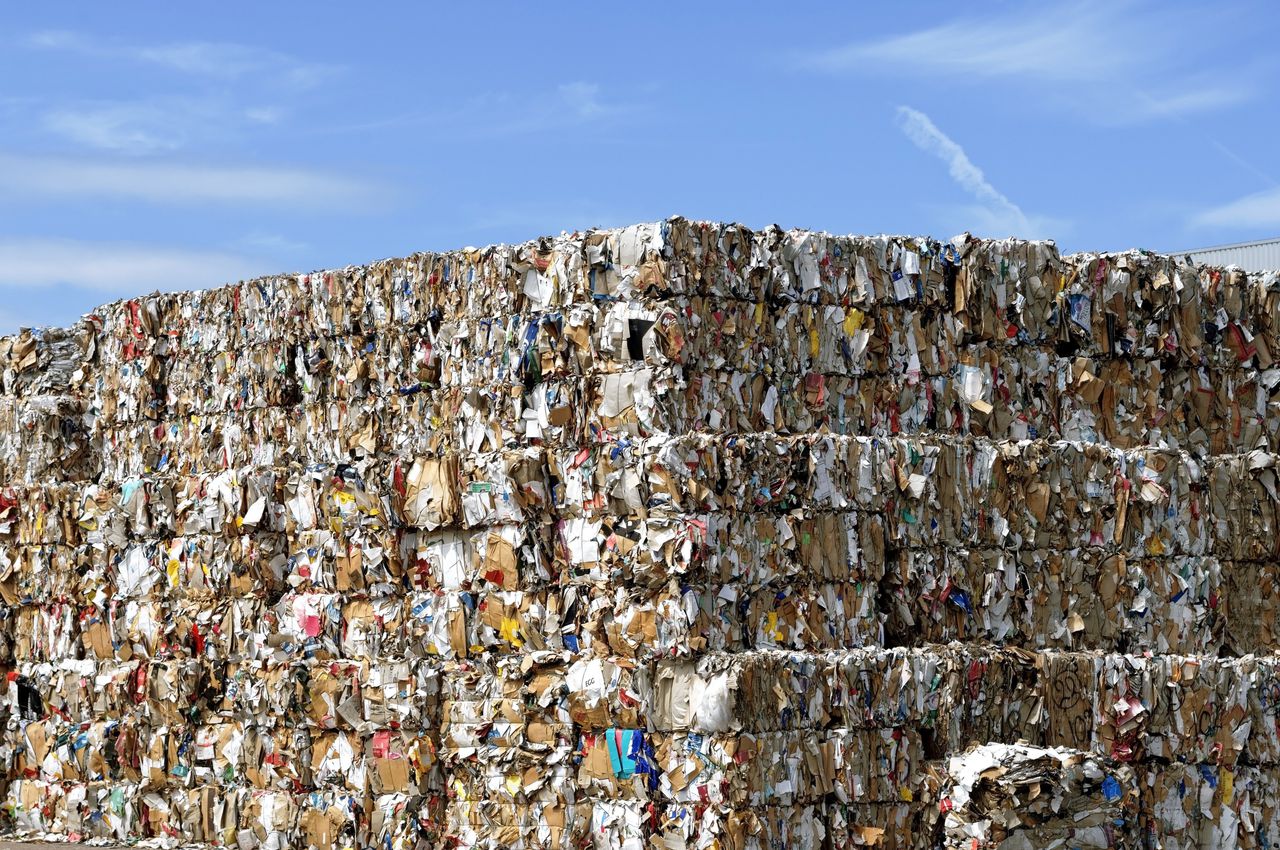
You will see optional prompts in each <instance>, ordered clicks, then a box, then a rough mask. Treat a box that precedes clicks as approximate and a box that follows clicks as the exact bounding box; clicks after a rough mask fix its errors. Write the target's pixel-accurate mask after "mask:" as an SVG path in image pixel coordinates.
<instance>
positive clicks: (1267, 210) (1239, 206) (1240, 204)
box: [1192, 187, 1280, 229]
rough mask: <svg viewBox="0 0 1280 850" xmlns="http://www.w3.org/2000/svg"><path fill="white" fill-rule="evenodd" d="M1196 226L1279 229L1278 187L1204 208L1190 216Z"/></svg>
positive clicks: (1279, 190) (1279, 194)
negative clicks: (1210, 207)
mask: <svg viewBox="0 0 1280 850" xmlns="http://www.w3.org/2000/svg"><path fill="white" fill-rule="evenodd" d="M1192 224H1193V225H1195V226H1198V227H1224V228H1225V227H1239V228H1251V229H1264V228H1272V229H1280V187H1275V188H1272V189H1267V190H1266V191H1263V192H1257V193H1255V194H1252V195H1246V196H1245V197H1243V198H1239V199H1237V200H1234V201H1231V202H1230V203H1227V204H1223V205H1222V206H1219V207H1213V208H1212V209H1208V210H1204V211H1203V212H1201V213H1199V214H1197V215H1196V216H1194V217H1193V218H1192Z"/></svg>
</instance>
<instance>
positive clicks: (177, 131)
mask: <svg viewBox="0 0 1280 850" xmlns="http://www.w3.org/2000/svg"><path fill="white" fill-rule="evenodd" d="M43 124H44V126H45V128H46V129H48V130H49V131H50V132H53V133H56V134H57V135H60V136H63V137H65V138H67V139H70V140H71V141H73V142H76V143H77V144H81V145H85V146H86V147H92V148H99V149H101V150H109V151H117V152H120V153H128V154H149V153H157V152H160V151H169V150H175V149H176V148H178V147H180V146H181V145H182V144H183V142H184V141H185V139H186V133H185V132H184V131H183V130H182V122H179V121H175V120H173V116H172V115H171V114H168V113H167V112H166V111H165V110H164V109H161V108H159V107H157V106H155V105H153V104H144V103H100V104H85V105H76V106H65V107H61V108H58V109H53V110H51V111H49V112H46V113H45V115H44V118H43Z"/></svg>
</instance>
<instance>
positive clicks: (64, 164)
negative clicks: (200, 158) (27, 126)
mask: <svg viewBox="0 0 1280 850" xmlns="http://www.w3.org/2000/svg"><path fill="white" fill-rule="evenodd" d="M383 196H384V192H383V190H382V189H381V187H379V186H377V185H375V184H372V183H368V182H364V181H360V180H354V179H351V178H348V177H340V176H336V175H330V174H322V173H317V172H313V171H305V170H302V169H295V168H268V167H261V166H212V165H190V164H178V163H166V162H120V161H110V160H103V161H91V160H77V159H56V158H50V157H31V156H17V155H12V154H0V201H3V200H6V199H8V200H18V199H20V200H24V201H30V200H43V199H49V198H68V197H70V198H95V197H113V198H125V199H133V200H141V201H148V202H151V203H156V204H171V205H179V206H180V205H184V204H193V203H206V202H215V203H242V202H243V203H257V204H284V205H290V206H293V205H298V204H303V205H320V204H332V203H342V204H345V205H347V208H348V209H349V210H354V209H360V208H364V207H369V206H372V204H374V203H375V202H376V201H377V200H379V199H380V198H382V197H383Z"/></svg>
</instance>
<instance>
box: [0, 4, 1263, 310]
mask: <svg viewBox="0 0 1280 850" xmlns="http://www.w3.org/2000/svg"><path fill="white" fill-rule="evenodd" d="M690 6H691V8H684V7H676V6H671V7H661V6H657V7H645V9H644V10H643V11H631V12H626V13H624V12H620V11H619V12H613V13H605V12H602V11H601V10H600V8H599V7H597V6H590V5H587V4H578V3H563V4H558V5H556V6H555V7H551V6H545V5H543V6H534V5H533V4H514V3H510V4H508V3H497V4H490V5H485V6H480V5H478V4H459V5H458V6H456V7H455V6H439V7H437V6H427V5H425V4H408V3H402V2H389V3H383V4H373V5H370V6H368V7H366V8H365V9H364V10H362V11H361V13H360V14H359V15H353V14H352V12H351V7H349V6H338V5H336V4H329V3H314V2H313V3H308V4H306V5H303V4H301V3H297V2H281V3H276V4H255V5H252V6H251V5H249V4H246V3H241V2H228V3H224V4H219V5H218V6H217V7H216V8H214V7H208V8H203V7H191V6H183V7H181V8H178V7H174V6H172V5H166V4H159V3H154V2H139V3H135V4H128V5H124V6H120V5H114V4H113V5H103V4H90V3H79V2H73V3H67V4H62V5H59V6H56V7H52V8H50V7H47V6H8V7H5V8H4V9H2V10H0V73H2V74H3V77H2V79H3V80H4V81H5V82H6V83H7V85H4V86H0V127H3V130H4V133H3V139H2V140H0V334H4V333H12V332H14V331H16V330H17V329H18V328H19V327H20V326H28V325H46V324H52V325H66V324H70V323H71V322H74V321H75V320H76V319H77V318H78V317H79V316H80V315H81V314H82V313H84V312H86V311H88V310H90V309H92V308H93V307H95V306H97V305H99V304H102V303H105V302H109V301H112V300H115V299H117V298H121V297H126V296H129V295H134V294H141V293H144V292H150V291H153V290H155V289H161V290H178V289H195V288H205V287H209V286H216V285H219V284H221V283H226V282H231V281H235V280H239V279H245V278H249V277H254V276H259V275H265V274H272V273H282V272H290V271H310V270H313V269H317V268H326V267H334V266H344V265H348V264H356V263H364V262H369V261H372V260H375V259H378V258H382V257H392V256H403V255H405V254H409V253H412V252H414V251H424V250H447V249H451V248H460V247H463V246H467V245H477V246H478V245H486V244H491V243H497V242H516V241H523V240H525V239H529V238H533V237H536V236H540V235H545V234H548V233H559V232H560V231H562V230H567V231H573V230H579V229H583V228H587V227H613V226H620V225H625V224H629V223H633V222H637V221H649V220H655V219H661V218H666V217H668V216H670V215H684V216H688V217H690V218H702V219H714V220H728V221H740V222H743V223H746V224H749V225H751V226H753V227H764V226H767V225H770V224H775V223H776V224H779V225H781V226H783V227H808V228H814V229H821V230H827V231H831V232H836V233H915V234H922V235H932V236H935V237H939V238H949V237H950V236H952V235H954V234H956V233H960V232H963V231H966V230H967V231H971V232H973V233H976V234H979V235H983V236H994V237H1003V236H1021V237H1028V238H1053V239H1056V240H1057V242H1058V244H1059V246H1060V247H1061V248H1062V249H1063V250H1064V251H1077V250H1121V249H1125V248H1146V249H1151V250H1158V251H1174V250H1186V249H1190V248H1195V247H1202V246H1208V245H1215V244H1222V243H1230V242H1240V241H1247V240H1252V239H1261V238H1267V237H1273V236H1280V180H1278V179H1277V178H1280V167H1277V163H1276V161H1275V158H1276V154H1275V145H1274V143H1273V142H1270V141H1269V139H1271V138H1273V137H1274V135H1275V133H1276V130H1277V127H1278V125H1280V115H1277V107H1276V103H1277V99H1276V97H1275V95H1276V94H1277V88H1278V86H1277V83H1278V82H1280V67H1278V64H1277V63H1278V62H1280V59H1277V58H1274V57H1273V56H1272V54H1273V53H1274V51H1273V50H1272V49H1270V41H1271V40H1272V39H1273V36H1272V35H1271V28H1270V27H1268V26H1266V25H1265V24H1266V23H1268V22H1270V21H1271V20H1272V19H1274V18H1275V17H1276V13H1275V11H1274V8H1273V7H1269V6H1268V5H1267V4H1265V3H1249V2H1239V3H1223V4H1214V5H1212V6H1206V5H1204V4H1197V3H1191V2H1170V3H1164V4H1159V5H1157V4H1155V3H1138V2H1118V3H1097V2H1072V3H1064V4H1031V3H1010V2H1005V3H987V4H974V5H973V6H971V7H966V8H963V9H961V8H959V7H956V6H955V5H954V4H943V3H928V2H927V3H920V4H913V6H912V7H911V12H910V14H903V13H902V11H901V6H900V5H897V6H896V8H895V6H889V5H884V6H880V5H876V6H871V5H864V4H858V5H853V4H847V5H840V6H837V7H833V8H825V7H823V6H819V5H811V4H805V3H793V4H788V5H787V6H786V7H785V9H779V8H778V7H776V6H773V5H766V4H755V3H746V4H733V5H730V4H723V3H705V4H690Z"/></svg>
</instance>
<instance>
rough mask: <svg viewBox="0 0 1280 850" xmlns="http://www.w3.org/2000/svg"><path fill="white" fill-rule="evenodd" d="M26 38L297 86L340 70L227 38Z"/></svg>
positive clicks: (196, 72) (51, 46)
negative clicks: (149, 41) (136, 41)
mask: <svg viewBox="0 0 1280 850" xmlns="http://www.w3.org/2000/svg"><path fill="white" fill-rule="evenodd" d="M26 41H27V44H28V45H29V46H30V47H35V48H39V49H43V50H64V51H68V52H72V53H79V54H81V55H84V56H93V57H98V58H102V59H123V60H126V61H131V62H141V63H147V64H152V65H159V66H161V67H165V68H168V69H170V70H173V71H178V72H181V73H184V74H191V75H193V76H203V77H214V78H222V79H234V78H238V77H246V76H257V77H259V78H260V80H261V81H263V82H266V83H268V84H270V83H281V84H285V85H288V86H292V87H298V88H309V87H312V86H315V85H318V84H319V83H321V82H323V81H324V80H325V79H327V78H329V77H330V76H331V75H332V74H333V73H334V72H335V71H336V69H335V68H334V67H333V66H330V65H322V64H319V63H313V62H305V61H303V60H300V59H298V58H296V57H294V56H290V55H288V54H286V53H280V52H277V51H274V50H268V49H265V48H261V47H255V46H252V45H246V44H234V43H229V42H209V41H186V42H174V43H170V44H153V45H127V44H118V43H114V42H109V41H102V40H95V39H91V38H89V37H87V36H85V35H83V34H81V33H76V32H70V31H66V30H51V31H45V32H37V33H33V34H32V35H30V36H29V37H28V38H27V40H26Z"/></svg>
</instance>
